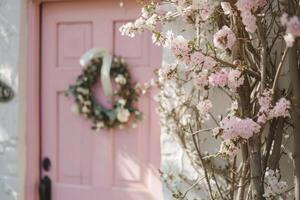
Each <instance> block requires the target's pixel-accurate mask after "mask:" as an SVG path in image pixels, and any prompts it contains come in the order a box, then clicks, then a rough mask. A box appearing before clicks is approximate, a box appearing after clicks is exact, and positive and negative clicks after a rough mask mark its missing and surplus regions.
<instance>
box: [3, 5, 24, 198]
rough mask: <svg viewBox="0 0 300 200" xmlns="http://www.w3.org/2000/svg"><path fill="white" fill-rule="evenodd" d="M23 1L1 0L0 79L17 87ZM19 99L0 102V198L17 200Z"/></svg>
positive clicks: (15, 91) (15, 90)
mask: <svg viewBox="0 0 300 200" xmlns="http://www.w3.org/2000/svg"><path fill="white" fill-rule="evenodd" d="M20 2H21V0H0V52H1V53H0V80H1V81H3V82H4V83H6V84H7V85H8V86H10V87H12V89H13V91H14V93H17V88H18V73H17V63H18V56H19V55H18V54H19V49H18V48H19V35H18V33H19V13H20V12H19V11H20ZM17 109H18V98H17V97H14V98H13V99H12V100H11V101H9V102H6V103H0V199H5V200H13V199H17V192H16V191H17V184H18V177H17V146H16V144H17V124H18V123H17Z"/></svg>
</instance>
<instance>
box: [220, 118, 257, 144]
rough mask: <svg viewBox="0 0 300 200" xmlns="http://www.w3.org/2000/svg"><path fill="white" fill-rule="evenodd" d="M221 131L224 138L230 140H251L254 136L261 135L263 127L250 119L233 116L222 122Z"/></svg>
mask: <svg viewBox="0 0 300 200" xmlns="http://www.w3.org/2000/svg"><path fill="white" fill-rule="evenodd" d="M221 129H222V137H223V138H224V139H225V140H227V139H229V140H230V139H235V138H238V137H241V138H244V139H249V138H250V137H252V136H253V134H255V133H259V132H260V129H261V127H260V125H259V124H257V123H256V122H254V121H253V120H252V119H250V118H246V119H241V118H238V117H235V116H232V117H229V118H226V119H224V120H222V122H221Z"/></svg>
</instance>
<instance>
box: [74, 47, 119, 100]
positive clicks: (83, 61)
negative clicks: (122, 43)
mask: <svg viewBox="0 0 300 200" xmlns="http://www.w3.org/2000/svg"><path fill="white" fill-rule="evenodd" d="M96 58H102V66H101V71H100V79H101V83H102V87H103V91H104V94H105V95H106V96H107V97H113V90H112V84H111V80H110V68H111V64H112V59H113V58H112V56H111V55H110V54H109V53H108V52H107V51H106V50H105V49H101V48H93V49H91V50H89V51H87V52H86V53H85V54H83V55H82V56H81V58H80V62H79V63H80V65H81V66H83V67H86V66H88V65H89V64H91V61H92V60H93V59H96Z"/></svg>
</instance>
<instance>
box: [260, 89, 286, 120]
mask: <svg viewBox="0 0 300 200" xmlns="http://www.w3.org/2000/svg"><path fill="white" fill-rule="evenodd" d="M272 101H273V93H272V91H271V90H268V89H266V90H265V91H264V92H263V93H262V94H260V95H259V96H258V103H259V105H260V108H259V112H258V117H257V122H258V123H260V124H264V123H266V122H267V121H268V120H271V119H273V118H277V117H290V114H289V110H290V108H291V102H290V101H289V100H287V99H285V98H284V97H282V98H280V99H279V100H278V101H277V102H276V104H275V106H273V105H272Z"/></svg>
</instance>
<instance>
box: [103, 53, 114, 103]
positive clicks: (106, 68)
mask: <svg viewBox="0 0 300 200" xmlns="http://www.w3.org/2000/svg"><path fill="white" fill-rule="evenodd" d="M111 64H112V56H111V55H110V54H109V53H104V54H103V62H102V67H101V72H100V73H101V74H100V78H101V83H102V87H103V92H104V94H105V96H107V97H111V98H112V97H113V89H112V84H111V80H110V69H111Z"/></svg>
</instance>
